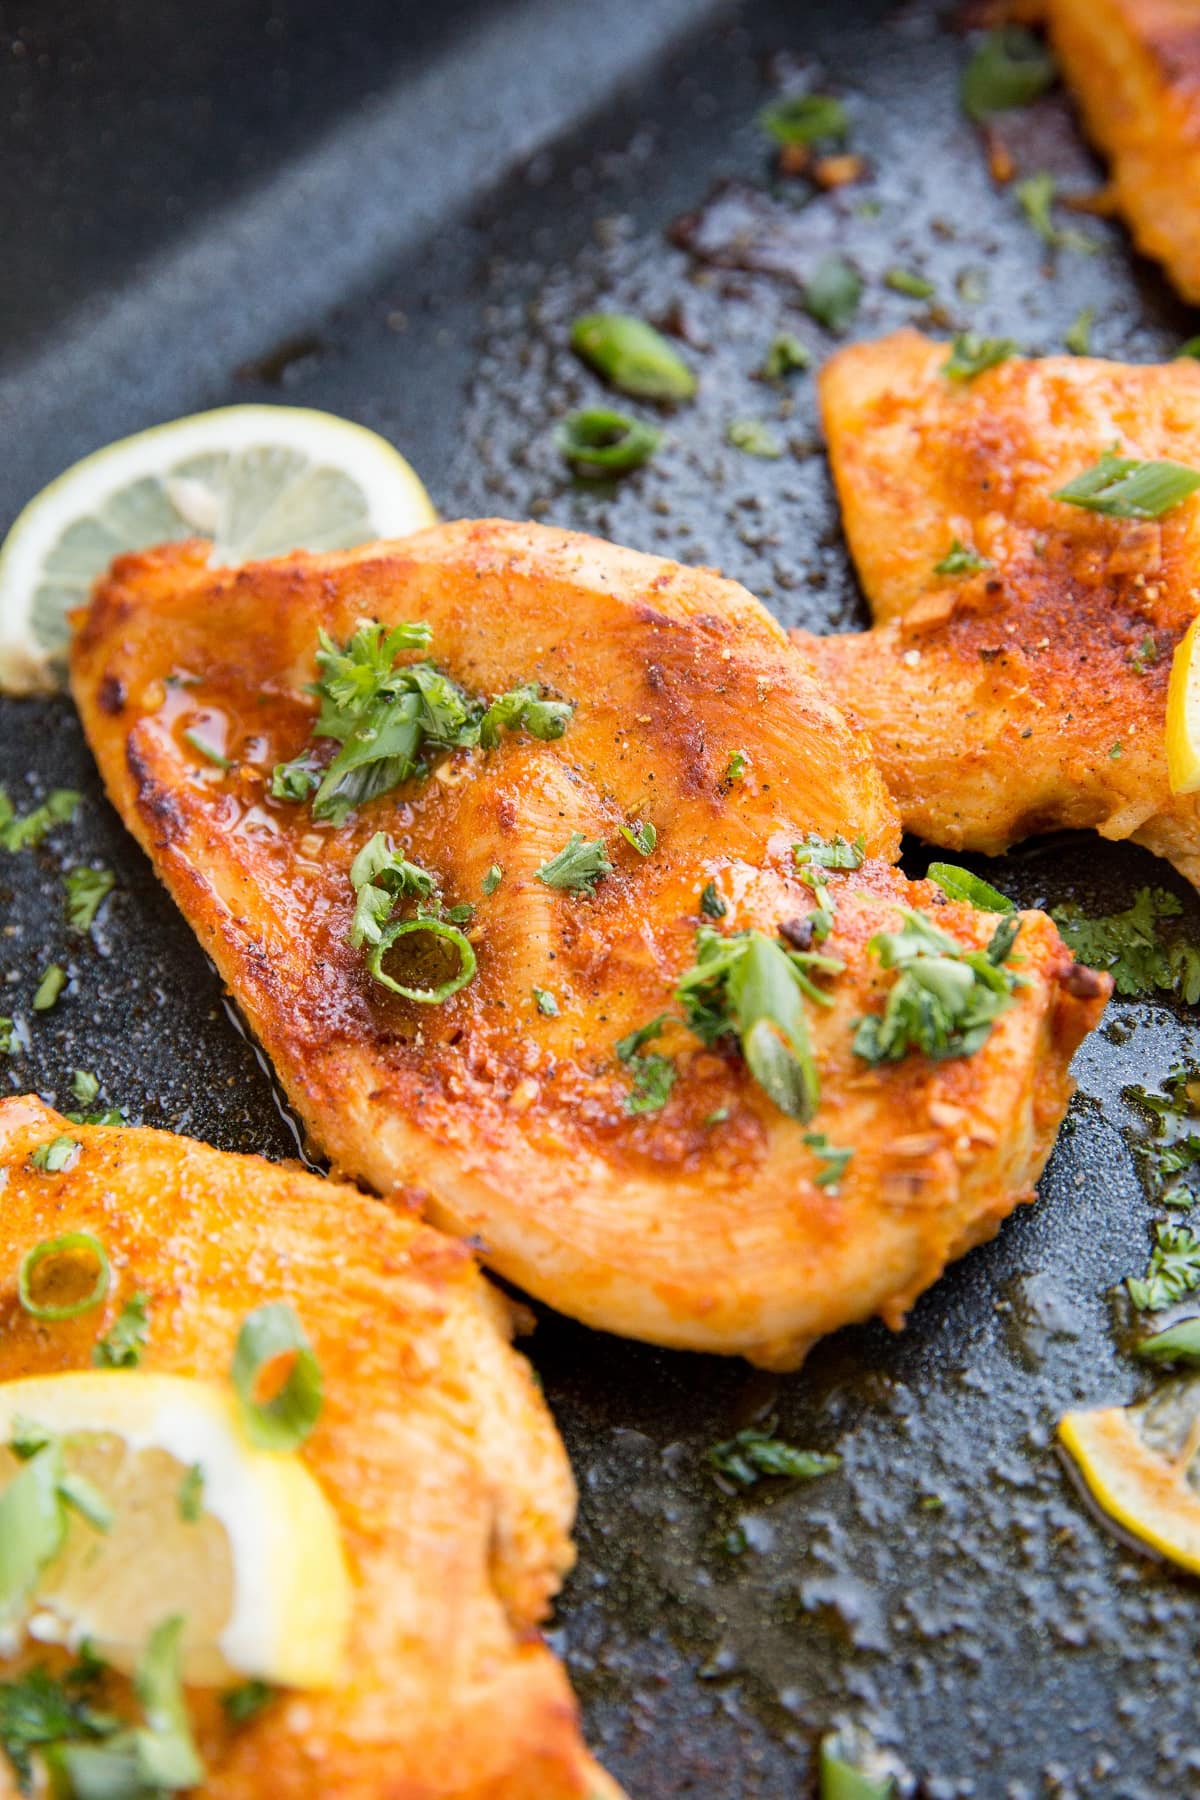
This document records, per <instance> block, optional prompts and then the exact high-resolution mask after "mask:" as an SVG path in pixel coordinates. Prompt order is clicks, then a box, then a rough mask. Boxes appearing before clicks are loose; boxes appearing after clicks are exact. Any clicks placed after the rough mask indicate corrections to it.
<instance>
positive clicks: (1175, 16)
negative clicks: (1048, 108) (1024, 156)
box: [1046, 0, 1200, 302]
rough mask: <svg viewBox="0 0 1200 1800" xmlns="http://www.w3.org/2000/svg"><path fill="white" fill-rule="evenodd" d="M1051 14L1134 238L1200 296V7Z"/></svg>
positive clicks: (1145, 3) (1082, 7) (1128, 5)
mask: <svg viewBox="0 0 1200 1800" xmlns="http://www.w3.org/2000/svg"><path fill="white" fill-rule="evenodd" d="M1046 14H1047V22H1048V25H1049V30H1050V39H1051V42H1052V43H1053V45H1054V48H1055V50H1056V51H1057V53H1058V57H1059V61H1060V62H1061V64H1062V68H1063V73H1064V74H1065V76H1066V78H1067V81H1068V82H1069V83H1070V85H1071V87H1072V88H1073V90H1074V92H1075V95H1076V98H1077V99H1078V101H1079V105H1080V109H1081V111H1082V113H1083V122H1084V125H1085V126H1086V128H1087V131H1088V135H1089V136H1090V137H1091V138H1092V140H1093V142H1094V143H1095V144H1096V145H1097V147H1098V148H1099V149H1100V150H1101V151H1103V153H1104V155H1105V156H1106V157H1108V159H1109V161H1110V163H1111V165H1112V172H1111V185H1112V193H1113V197H1114V199H1115V200H1116V203H1117V205H1118V206H1119V207H1120V209H1121V211H1122V213H1124V215H1125V217H1126V219H1127V220H1128V222H1129V228H1130V230H1131V232H1132V233H1133V239H1134V242H1135V243H1136V244H1137V246H1138V249H1139V250H1142V251H1144V253H1145V254H1146V255H1147V256H1153V257H1155V258H1157V260H1158V261H1159V262H1161V263H1163V264H1165V266H1166V269H1167V273H1168V274H1169V275H1170V277H1171V280H1172V281H1173V282H1174V283H1175V286H1176V287H1177V288H1178V289H1179V292H1180V293H1181V294H1182V295H1183V297H1184V299H1185V300H1191V301H1194V302H1200V7H1197V5H1196V0H1046Z"/></svg>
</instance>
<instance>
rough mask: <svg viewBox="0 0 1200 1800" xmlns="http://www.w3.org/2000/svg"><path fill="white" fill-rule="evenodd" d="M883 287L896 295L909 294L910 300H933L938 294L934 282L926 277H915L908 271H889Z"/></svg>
mask: <svg viewBox="0 0 1200 1800" xmlns="http://www.w3.org/2000/svg"><path fill="white" fill-rule="evenodd" d="M883 285H884V286H885V287H890V288H891V290H892V292H893V293H894V294H907V295H908V297H909V299H910V300H932V299H933V296H934V295H935V294H936V293H937V288H936V287H935V286H934V284H933V282H932V281H930V280H928V279H927V278H926V277H925V276H924V275H913V274H912V273H910V271H909V270H908V269H889V270H888V272H887V274H886V275H885V276H884V278H883Z"/></svg>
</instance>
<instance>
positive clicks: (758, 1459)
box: [705, 1419, 842, 1488]
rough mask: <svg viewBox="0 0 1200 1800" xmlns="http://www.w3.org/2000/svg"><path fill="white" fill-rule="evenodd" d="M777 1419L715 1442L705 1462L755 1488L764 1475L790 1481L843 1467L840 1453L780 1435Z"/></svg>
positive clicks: (738, 1482)
mask: <svg viewBox="0 0 1200 1800" xmlns="http://www.w3.org/2000/svg"><path fill="white" fill-rule="evenodd" d="M777 1429H778V1427H777V1422H776V1421H775V1420H774V1419H772V1420H770V1421H769V1422H768V1423H767V1424H766V1425H765V1426H762V1425H748V1426H747V1427H746V1429H745V1430H744V1431H739V1432H738V1433H737V1434H736V1436H734V1437H731V1438H726V1439H725V1441H724V1443H721V1444H714V1445H713V1447H712V1449H711V1450H710V1451H709V1452H708V1455H707V1457H706V1458H705V1461H706V1462H707V1463H708V1466H709V1468H710V1469H715V1471H716V1473H717V1474H718V1475H723V1476H724V1477H725V1479H726V1481H731V1482H733V1483H734V1485H735V1486H736V1487H740V1488H752V1487H754V1486H756V1484H757V1483H758V1482H760V1481H761V1480H762V1478H763V1476H764V1475H777V1476H783V1477H784V1478H785V1479H786V1480H788V1481H812V1480H813V1479H814V1478H815V1477H816V1476H818V1475H831V1474H832V1473H833V1472H834V1470H835V1469H840V1468H841V1466H842V1459H841V1457H840V1456H833V1455H828V1454H825V1453H823V1452H821V1451H819V1450H800V1449H798V1448H797V1446H796V1445H795V1444H789V1443H787V1442H786V1440H785V1439H783V1438H780V1437H776V1435H775V1433H776V1430H777Z"/></svg>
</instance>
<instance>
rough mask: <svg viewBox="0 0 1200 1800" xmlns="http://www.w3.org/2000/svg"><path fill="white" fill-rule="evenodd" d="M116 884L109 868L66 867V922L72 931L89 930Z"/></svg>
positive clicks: (64, 883) (64, 881)
mask: <svg viewBox="0 0 1200 1800" xmlns="http://www.w3.org/2000/svg"><path fill="white" fill-rule="evenodd" d="M116 885H117V878H116V876H115V875H114V874H113V872H112V870H111V869H89V868H87V867H85V866H83V865H80V866H79V867H78V868H75V869H68V870H67V873H66V874H65V875H64V877H63V886H64V887H65V888H66V890H67V924H68V925H69V926H70V928H71V930H72V931H90V930H91V928H92V926H93V924H94V923H95V919H96V914H97V913H98V912H99V911H100V908H101V907H102V906H103V904H104V902H105V901H106V900H107V899H108V896H109V895H110V894H111V893H112V891H113V889H114V888H115V887H116Z"/></svg>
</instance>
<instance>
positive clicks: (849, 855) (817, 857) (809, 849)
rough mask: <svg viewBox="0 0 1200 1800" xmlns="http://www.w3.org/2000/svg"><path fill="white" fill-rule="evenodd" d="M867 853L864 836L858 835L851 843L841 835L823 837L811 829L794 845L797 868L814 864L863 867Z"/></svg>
mask: <svg viewBox="0 0 1200 1800" xmlns="http://www.w3.org/2000/svg"><path fill="white" fill-rule="evenodd" d="M866 853H867V843H866V839H865V838H864V837H861V836H859V837H856V838H855V840H854V842H853V843H849V842H848V841H847V840H846V839H845V838H844V837H841V836H840V835H835V836H834V837H832V838H823V837H819V836H818V835H817V833H816V832H815V831H810V832H809V833H808V835H807V837H806V838H805V840H804V842H803V843H802V844H793V845H792V856H793V859H794V861H795V863H796V866H797V868H804V867H806V866H808V865H813V866H815V867H816V868H819V869H861V868H862V865H863V858H864V857H865V855H866Z"/></svg>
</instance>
